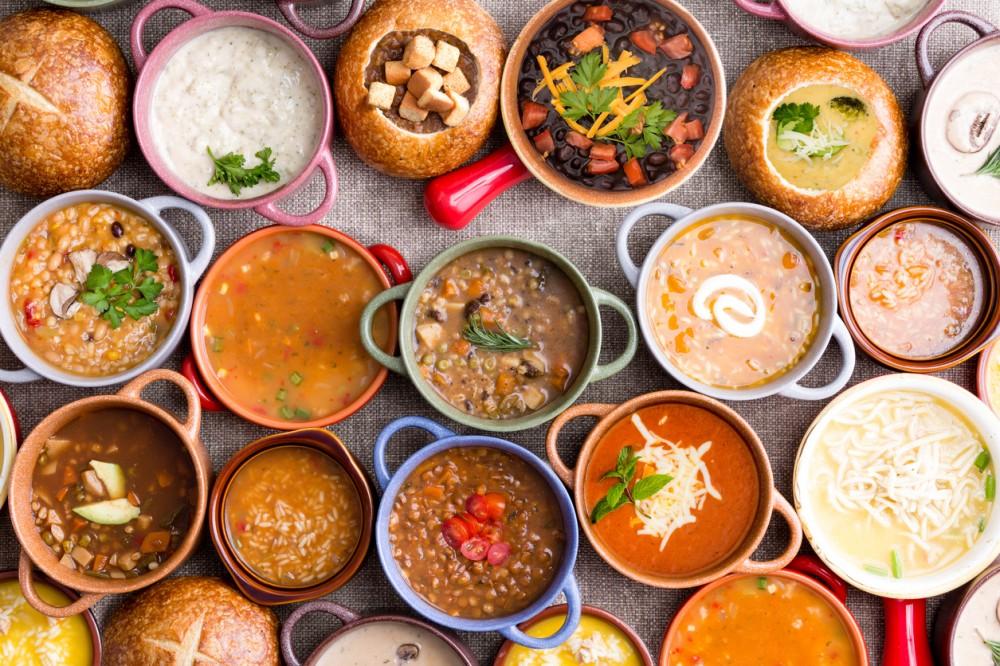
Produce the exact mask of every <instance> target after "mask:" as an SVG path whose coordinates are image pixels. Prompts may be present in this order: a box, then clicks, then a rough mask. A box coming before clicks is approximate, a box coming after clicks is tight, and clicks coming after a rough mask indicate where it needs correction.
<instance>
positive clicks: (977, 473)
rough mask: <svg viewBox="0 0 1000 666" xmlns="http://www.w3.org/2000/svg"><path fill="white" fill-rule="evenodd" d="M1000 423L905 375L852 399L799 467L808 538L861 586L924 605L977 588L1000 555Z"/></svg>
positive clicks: (837, 407) (827, 421)
mask: <svg viewBox="0 0 1000 666" xmlns="http://www.w3.org/2000/svg"><path fill="white" fill-rule="evenodd" d="M998 455H1000V420H998V419H997V416H996V415H995V414H993V413H992V411H991V410H990V409H989V408H988V407H987V406H986V405H985V404H984V403H982V402H981V401H979V400H978V399H977V398H976V397H975V396H974V395H973V394H971V393H969V392H968V391H966V390H965V389H962V388H961V387H959V386H957V385H955V384H952V383H951V382H947V381H945V380H943V379H940V378H937V377H931V376H927V375H911V374H895V375H885V376H882V377H878V378H876V379H872V380H869V381H867V382H864V383H862V384H859V385H857V386H855V387H852V388H851V389H849V390H848V391H845V392H844V393H842V394H841V395H840V396H838V397H837V398H836V399H835V400H834V401H833V402H831V403H830V404H829V405H828V406H827V407H826V409H824V410H823V411H822V412H821V413H820V414H819V416H818V417H817V418H816V420H815V421H814V422H813V423H812V425H811V426H810V428H809V430H808V431H807V433H806V435H805V437H804V438H803V440H802V445H801V446H800V448H799V453H798V458H797V460H796V463H795V474H794V481H793V490H794V493H795V505H796V509H797V510H798V512H799V517H800V518H801V519H802V529H803V531H804V532H805V534H806V536H807V537H808V539H809V541H810V543H811V544H812V546H813V549H814V550H815V551H816V554H817V555H819V556H820V557H821V558H822V559H823V560H824V561H825V562H826V563H827V564H828V565H829V566H830V567H831V568H832V569H833V570H834V571H836V572H837V573H838V574H839V575H840V576H841V577H842V578H844V579H845V580H847V581H848V582H849V583H851V584H852V585H854V586H855V587H858V588H860V589H862V590H865V591H867V592H870V593H872V594H876V595H878V596H882V597H890V598H897V599H918V598H925V597H931V596H935V595H938V594H943V593H945V592H948V591H950V590H953V589H955V588H957V587H959V586H960V585H962V584H964V583H966V582H968V581H969V580H971V579H972V578H973V577H974V576H976V575H978V574H979V572H981V571H982V570H983V569H984V568H985V567H986V566H987V565H988V564H989V563H990V562H991V561H993V560H994V559H995V558H996V557H997V556H998V555H1000V515H998V512H996V511H994V510H993V509H994V503H995V498H996V474H997V464H996V459H997V456H998Z"/></svg>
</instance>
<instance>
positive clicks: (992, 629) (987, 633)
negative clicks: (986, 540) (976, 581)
mask: <svg viewBox="0 0 1000 666" xmlns="http://www.w3.org/2000/svg"><path fill="white" fill-rule="evenodd" d="M998 603H1000V575H994V576H993V577H991V578H990V579H989V580H987V581H986V582H985V583H983V584H982V585H981V586H979V589H977V590H976V591H975V593H974V594H973V595H972V597H971V598H970V599H969V600H968V602H966V604H965V606H964V607H963V608H962V611H961V612H960V613H959V614H958V619H957V620H956V622H955V638H954V640H953V642H952V644H951V663H953V664H959V665H961V666H966V665H968V666H978V665H979V664H982V666H989V665H990V664H992V663H994V662H993V656H992V651H991V650H990V648H989V646H988V645H986V643H985V642H984V641H1000V621H997V604H998Z"/></svg>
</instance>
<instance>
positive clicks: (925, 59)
mask: <svg viewBox="0 0 1000 666" xmlns="http://www.w3.org/2000/svg"><path fill="white" fill-rule="evenodd" d="M947 23H961V24H962V25H965V26H968V27H970V28H972V29H973V30H974V31H975V32H976V34H977V35H979V37H985V36H986V35H988V34H990V33H993V32H996V31H997V27H996V26H995V25H993V24H992V23H990V22H989V21H987V20H985V19H981V18H979V17H978V16H976V15H975V14H970V13H968V12H959V11H951V12H942V13H940V14H938V15H937V16H935V17H934V18H932V19H931V20H930V21H928V22H927V25H925V26H924V27H923V28H922V29H921V30H920V34H919V35H917V46H916V52H917V71H919V72H920V80H921V81H923V83H924V88H929V87H930V85H931V83H933V82H934V77H935V76H937V72H935V71H934V65H933V63H931V57H930V54H929V49H928V45H929V44H930V41H931V36H933V34H934V32H935V31H936V30H937V29H938V28H940V27H941V26H943V25H945V24H947Z"/></svg>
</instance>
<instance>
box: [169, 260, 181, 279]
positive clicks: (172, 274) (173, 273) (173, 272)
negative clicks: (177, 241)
mask: <svg viewBox="0 0 1000 666" xmlns="http://www.w3.org/2000/svg"><path fill="white" fill-rule="evenodd" d="M167 277H169V278H170V281H171V282H177V280H179V279H180V276H178V275H177V266H176V265H175V264H170V265H169V266H167Z"/></svg>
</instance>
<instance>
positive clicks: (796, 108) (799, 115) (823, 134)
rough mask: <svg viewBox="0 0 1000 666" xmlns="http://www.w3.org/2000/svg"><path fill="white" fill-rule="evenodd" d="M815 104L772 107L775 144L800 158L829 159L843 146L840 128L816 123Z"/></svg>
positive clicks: (817, 111) (846, 143)
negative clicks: (775, 129) (775, 125)
mask: <svg viewBox="0 0 1000 666" xmlns="http://www.w3.org/2000/svg"><path fill="white" fill-rule="evenodd" d="M819 111H820V109H819V107H818V106H816V105H815V104H809V103H808V102H806V103H803V104H794V103H789V104H782V105H781V106H779V107H778V108H777V109H775V110H774V115H773V117H774V121H775V123H777V134H776V135H775V136H776V138H777V143H778V148H781V149H782V150H786V151H788V152H790V153H795V154H796V155H797V156H799V157H801V158H802V159H810V158H813V157H820V158H823V159H830V158H831V157H833V156H834V155H836V154H837V153H839V152H840V151H841V150H843V149H844V148H846V147H847V145H848V141H847V139H845V138H844V130H843V129H842V128H839V127H835V126H833V125H827V126H826V127H820V126H819V124H818V123H816V118H817V117H818V116H819Z"/></svg>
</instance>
